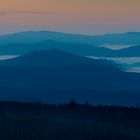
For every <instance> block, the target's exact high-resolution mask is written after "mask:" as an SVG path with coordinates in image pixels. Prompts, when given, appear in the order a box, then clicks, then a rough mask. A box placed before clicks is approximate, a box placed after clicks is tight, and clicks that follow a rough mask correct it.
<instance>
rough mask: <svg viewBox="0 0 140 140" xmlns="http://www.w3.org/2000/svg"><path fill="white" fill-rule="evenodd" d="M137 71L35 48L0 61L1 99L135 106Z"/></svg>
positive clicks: (139, 85) (138, 96) (138, 82)
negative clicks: (16, 56) (73, 100)
mask: <svg viewBox="0 0 140 140" xmlns="http://www.w3.org/2000/svg"><path fill="white" fill-rule="evenodd" d="M139 93H140V75H139V74H136V73H127V72H123V71H122V70H120V69H119V68H117V67H116V66H115V65H114V64H112V63H111V62H108V61H104V60H93V59H89V58H85V57H81V56H77V55H73V54H71V53H67V52H64V51H60V50H56V49H55V50H49V51H35V52H31V53H29V54H25V55H23V56H20V57H18V58H14V59H11V60H6V61H2V62H1V63H0V98H1V99H2V100H35V101H36V100H37V101H42V102H49V103H64V102H68V101H69V100H71V99H75V100H77V101H78V102H84V101H85V100H88V101H90V103H92V104H114V105H133V106H139V105H140V104H139V99H140V94H139Z"/></svg>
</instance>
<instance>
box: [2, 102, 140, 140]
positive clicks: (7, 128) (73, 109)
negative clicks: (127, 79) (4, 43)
mask: <svg viewBox="0 0 140 140" xmlns="http://www.w3.org/2000/svg"><path fill="white" fill-rule="evenodd" d="M0 139H2V140H140V109H139V108H129V107H115V106H92V105H89V104H88V102H86V103H85V104H84V105H80V104H77V103H76V102H75V101H73V100H72V101H71V102H70V103H68V104H63V105H49V104H41V103H19V102H0Z"/></svg>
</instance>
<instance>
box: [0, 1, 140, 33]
mask: <svg viewBox="0 0 140 140" xmlns="http://www.w3.org/2000/svg"><path fill="white" fill-rule="evenodd" d="M28 30H52V31H59V32H68V33H79V34H93V35H95V34H106V33H120V32H131V31H133V32H135V31H140V0H1V1H0V34H8V33H11V32H19V31H28Z"/></svg>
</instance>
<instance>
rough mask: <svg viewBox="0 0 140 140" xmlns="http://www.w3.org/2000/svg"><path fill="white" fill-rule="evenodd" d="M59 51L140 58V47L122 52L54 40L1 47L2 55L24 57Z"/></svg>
mask: <svg viewBox="0 0 140 140" xmlns="http://www.w3.org/2000/svg"><path fill="white" fill-rule="evenodd" d="M49 49H59V50H63V51H67V52H70V53H73V54H77V55H82V56H97V57H139V56H140V46H133V47H129V48H124V49H120V50H111V49H108V48H104V47H96V46H93V45H88V44H80V43H64V42H58V41H54V40H46V41H42V42H38V43H34V44H9V45H6V46H0V55H22V54H26V53H28V52H30V51H33V50H49Z"/></svg>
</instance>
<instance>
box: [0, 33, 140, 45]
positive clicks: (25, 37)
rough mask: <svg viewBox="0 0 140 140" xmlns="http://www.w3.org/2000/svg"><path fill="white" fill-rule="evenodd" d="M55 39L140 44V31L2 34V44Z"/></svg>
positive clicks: (85, 42) (90, 43) (0, 38)
mask: <svg viewBox="0 0 140 140" xmlns="http://www.w3.org/2000/svg"><path fill="white" fill-rule="evenodd" d="M49 39H51V40H55V41H60V42H73V43H82V44H83V43H84V44H89V45H94V46H100V45H102V44H106V43H109V44H119V45H120V44H121V45H131V44H138V45H139V44H140V33H139V32H128V33H122V34H105V35H97V36H91V35H79V34H68V33H60V32H54V31H36V32H35V31H28V32H19V33H13V34H9V35H1V36H0V45H7V44H12V43H18V44H22V43H23V42H25V43H27V44H30V43H37V42H41V41H44V40H49Z"/></svg>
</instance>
